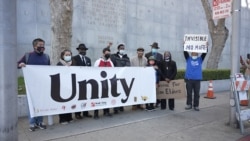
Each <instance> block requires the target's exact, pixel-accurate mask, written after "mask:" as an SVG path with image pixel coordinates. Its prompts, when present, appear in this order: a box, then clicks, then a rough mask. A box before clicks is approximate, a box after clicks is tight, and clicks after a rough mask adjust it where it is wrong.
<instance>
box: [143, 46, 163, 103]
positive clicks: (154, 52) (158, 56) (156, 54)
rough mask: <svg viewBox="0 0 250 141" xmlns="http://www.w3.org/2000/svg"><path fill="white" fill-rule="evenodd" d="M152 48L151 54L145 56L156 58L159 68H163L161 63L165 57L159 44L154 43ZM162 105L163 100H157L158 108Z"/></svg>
mask: <svg viewBox="0 0 250 141" xmlns="http://www.w3.org/2000/svg"><path fill="white" fill-rule="evenodd" d="M150 46H151V52H148V53H146V54H145V57H146V58H147V59H149V57H150V56H154V58H155V59H156V64H157V66H158V67H161V62H162V61H163V56H162V54H161V53H159V52H158V49H159V48H160V47H159V46H158V43H157V42H153V44H152V45H150ZM160 103H161V100H159V99H157V102H156V107H158V105H159V104H160Z"/></svg>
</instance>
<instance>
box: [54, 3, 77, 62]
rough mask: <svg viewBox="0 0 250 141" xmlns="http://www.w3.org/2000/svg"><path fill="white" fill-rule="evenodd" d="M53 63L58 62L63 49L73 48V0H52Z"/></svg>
mask: <svg viewBox="0 0 250 141" xmlns="http://www.w3.org/2000/svg"><path fill="white" fill-rule="evenodd" d="M50 11H51V14H50V15H51V31H52V34H51V38H52V39H51V52H50V57H51V63H52V64H53V65H55V64H57V62H58V61H59V59H60V55H61V51H63V50H64V49H70V48H71V39H72V16H73V0H50Z"/></svg>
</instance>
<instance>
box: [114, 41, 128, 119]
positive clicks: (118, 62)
mask: <svg viewBox="0 0 250 141" xmlns="http://www.w3.org/2000/svg"><path fill="white" fill-rule="evenodd" d="M117 49H118V52H117V53H115V54H112V55H111V61H112V63H113V64H114V66H115V67H128V66H130V59H129V57H128V56H127V54H126V53H125V45H124V44H119V45H118V46H117ZM119 110H120V111H121V112H123V111H124V108H123V107H115V108H114V114H118V111H119Z"/></svg>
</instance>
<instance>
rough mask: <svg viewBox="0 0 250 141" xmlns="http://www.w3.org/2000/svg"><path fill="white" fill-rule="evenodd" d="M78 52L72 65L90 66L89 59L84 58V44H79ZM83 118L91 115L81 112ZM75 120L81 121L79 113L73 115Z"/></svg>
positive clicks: (85, 50)
mask: <svg viewBox="0 0 250 141" xmlns="http://www.w3.org/2000/svg"><path fill="white" fill-rule="evenodd" d="M76 49H77V50H78V53H79V54H78V55H76V56H74V57H73V59H74V61H75V62H74V63H75V65H76V66H91V60H90V58H89V57H87V56H86V52H87V50H88V48H87V47H86V46H85V44H79V46H78V47H77V48H76ZM83 116H84V117H89V118H91V117H92V115H90V114H89V112H88V111H84V112H83ZM75 117H76V119H82V116H81V112H76V113H75Z"/></svg>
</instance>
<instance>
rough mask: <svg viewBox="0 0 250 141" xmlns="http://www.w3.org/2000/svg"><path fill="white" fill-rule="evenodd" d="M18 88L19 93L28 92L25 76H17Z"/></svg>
mask: <svg viewBox="0 0 250 141" xmlns="http://www.w3.org/2000/svg"><path fill="white" fill-rule="evenodd" d="M17 86H18V88H17V90H18V94H19V95H23V94H26V89H25V83H24V79H23V77H18V78H17Z"/></svg>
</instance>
